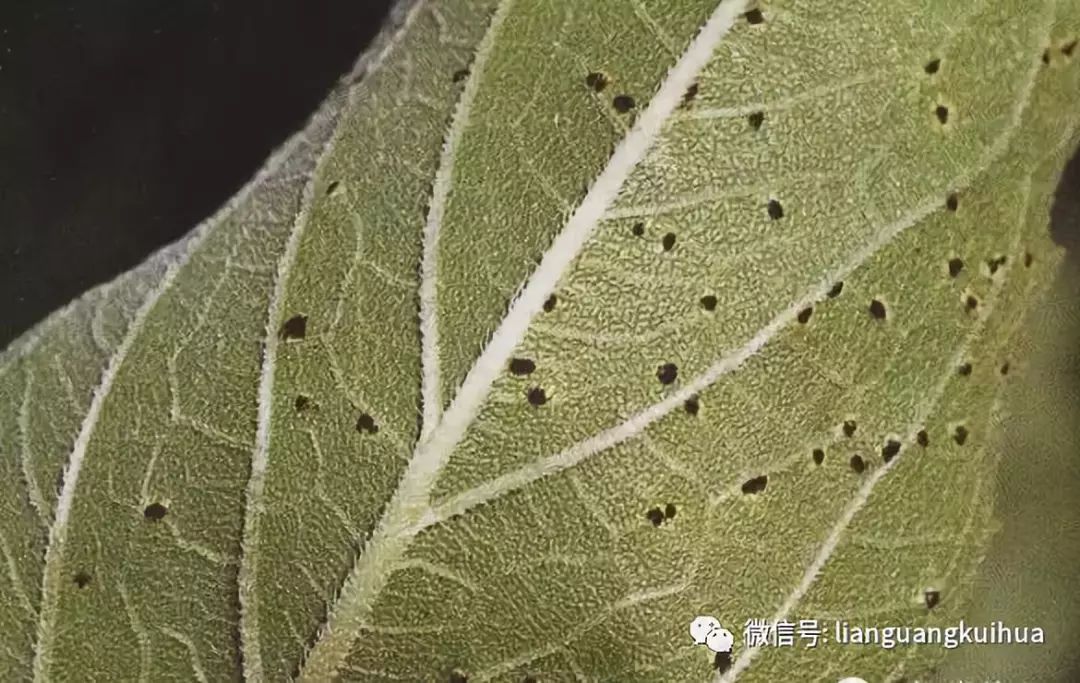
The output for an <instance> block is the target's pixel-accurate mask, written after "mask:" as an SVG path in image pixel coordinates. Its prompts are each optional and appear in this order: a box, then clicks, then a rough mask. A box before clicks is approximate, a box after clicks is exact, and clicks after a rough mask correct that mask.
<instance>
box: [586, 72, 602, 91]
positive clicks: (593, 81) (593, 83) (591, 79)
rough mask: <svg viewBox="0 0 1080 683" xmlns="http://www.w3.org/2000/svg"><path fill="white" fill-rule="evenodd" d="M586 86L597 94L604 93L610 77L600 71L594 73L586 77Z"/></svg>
mask: <svg viewBox="0 0 1080 683" xmlns="http://www.w3.org/2000/svg"><path fill="white" fill-rule="evenodd" d="M585 85H587V86H589V87H590V88H592V89H593V90H595V91H596V92H602V91H603V90H604V88H606V87H607V85H608V77H607V76H605V75H604V74H602V73H600V72H599V71H593V72H592V73H590V74H589V75H588V76H586V77H585Z"/></svg>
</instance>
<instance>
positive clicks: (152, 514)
mask: <svg viewBox="0 0 1080 683" xmlns="http://www.w3.org/2000/svg"><path fill="white" fill-rule="evenodd" d="M168 513H169V508H167V507H165V506H164V505H162V504H161V503H150V504H149V505H147V506H146V507H145V508H144V509H143V517H144V518H145V519H146V520H147V521H148V522H160V521H161V520H163V519H165V515H167V514H168Z"/></svg>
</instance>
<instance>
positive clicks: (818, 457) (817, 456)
mask: <svg viewBox="0 0 1080 683" xmlns="http://www.w3.org/2000/svg"><path fill="white" fill-rule="evenodd" d="M810 457H812V458H813V459H814V464H815V465H820V464H821V463H823V462H825V450H824V449H822V448H815V449H814V450H813V451H812V452H811V453H810Z"/></svg>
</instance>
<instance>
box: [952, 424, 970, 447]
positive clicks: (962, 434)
mask: <svg viewBox="0 0 1080 683" xmlns="http://www.w3.org/2000/svg"><path fill="white" fill-rule="evenodd" d="M968 434H970V432H968V429H967V427H965V426H964V425H957V426H956V429H954V430H953V436H952V438H953V441H955V442H956V445H957V446H963V445H964V443H965V442H967V438H968Z"/></svg>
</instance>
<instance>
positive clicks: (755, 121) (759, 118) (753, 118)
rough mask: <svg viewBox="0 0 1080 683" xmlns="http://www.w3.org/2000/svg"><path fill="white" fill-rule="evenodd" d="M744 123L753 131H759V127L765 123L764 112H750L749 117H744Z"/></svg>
mask: <svg viewBox="0 0 1080 683" xmlns="http://www.w3.org/2000/svg"><path fill="white" fill-rule="evenodd" d="M746 121H747V123H749V124H750V127H751V128H753V129H754V130H761V125H762V124H763V123H765V112H762V111H755V112H752V113H751V114H750V115H749V116H747V117H746Z"/></svg>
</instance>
